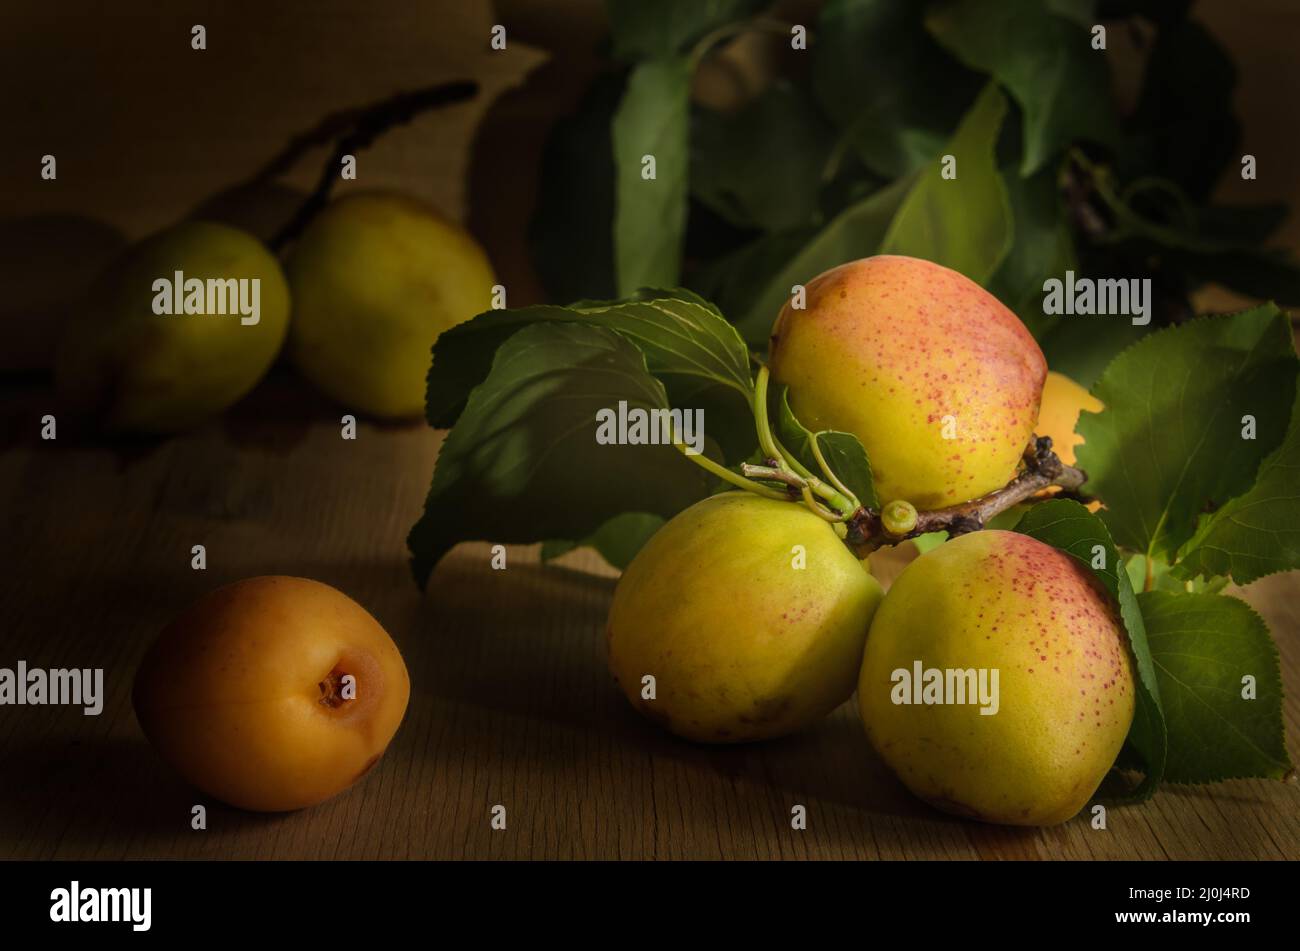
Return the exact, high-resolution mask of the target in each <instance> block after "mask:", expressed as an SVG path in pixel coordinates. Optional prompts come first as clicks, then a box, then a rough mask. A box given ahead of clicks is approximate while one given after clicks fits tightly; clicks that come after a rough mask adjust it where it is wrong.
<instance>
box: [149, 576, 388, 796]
mask: <svg viewBox="0 0 1300 951" xmlns="http://www.w3.org/2000/svg"><path fill="white" fill-rule="evenodd" d="M409 695H410V681H409V680H408V678H407V675H406V665H405V664H404V663H403V662H402V656H401V654H400V653H399V652H398V650H397V645H396V644H394V643H393V641H392V639H391V638H390V637H389V636H388V634H387V633H386V632H385V631H384V629H383V628H382V627H380V625H379V623H378V622H377V621H376V620H375V619H374V618H373V617H371V616H370V614H369V613H368V612H367V611H366V610H365V609H364V608H363V607H361V605H359V604H357V603H356V602H355V601H353V600H352V599H351V598H349V597H347V596H346V595H344V594H343V593H342V592H340V591H338V590H336V589H334V588H331V587H330V586H329V585H325V584H320V583H319V582H316V581H309V580H307V579H305V578H288V577H279V576H269V577H260V578H248V579H246V580H244V581H239V582H236V583H235V584H231V585H227V586H226V587H223V588H219V589H217V590H216V591H213V592H211V593H209V594H207V595H205V596H204V597H202V598H200V599H199V600H198V601H196V602H195V603H194V604H193V605H191V606H190V607H189V608H188V609H187V610H186V611H185V612H184V613H183V614H181V616H180V617H178V618H177V619H176V620H175V621H173V622H172V623H171V624H169V625H168V626H167V628H166V629H165V630H164V631H163V632H162V634H161V635H160V636H159V638H158V640H157V641H156V642H155V643H154V644H153V646H152V647H151V648H150V649H149V651H148V653H147V654H146V655H145V658H144V661H143V663H142V664H141V666H140V670H139V672H138V673H137V674H136V679H135V688H134V691H133V694H132V700H133V703H134V705H135V713H136V718H137V719H138V720H139V721H140V725H141V727H143V728H144V732H145V734H146V735H147V736H148V737H149V739H150V741H151V742H152V743H153V745H154V746H155V747H156V748H157V750H158V752H159V753H160V754H162V757H163V759H165V760H167V761H168V762H169V763H170V764H171V765H172V766H174V767H175V768H176V770H177V771H178V772H179V773H180V774H181V775H182V776H184V777H185V778H186V779H187V780H189V781H190V782H191V783H193V784H194V785H195V786H197V787H198V788H199V789H201V790H203V791H204V792H206V793H208V794H209V795H212V796H214V797H216V798H217V799H220V800H222V801H223V802H227V803H229V804H231V805H233V806H239V807H241V808H243V809H252V810H256V811H259V812H279V811H283V810H288V809H300V808H302V807H304V806H310V805H313V804H315V803H318V802H322V801H323V800H326V799H329V798H330V797H331V796H334V795H336V794H337V793H339V792H342V791H343V790H344V789H346V788H347V787H348V786H350V785H352V784H353V783H354V782H356V781H357V780H358V779H360V778H361V777H362V776H364V775H365V774H366V772H367V771H369V769H370V768H371V767H372V766H374V765H375V763H376V762H378V761H379V758H380V756H382V755H383V753H384V750H385V749H386V748H387V746H388V743H389V741H390V740H391V739H392V738H393V734H394V733H396V732H397V727H398V725H399V724H400V723H401V722H402V716H403V714H404V713H405V712H406V703H407V699H408V697H409Z"/></svg>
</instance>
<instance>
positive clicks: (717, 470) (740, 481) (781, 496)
mask: <svg viewBox="0 0 1300 951" xmlns="http://www.w3.org/2000/svg"><path fill="white" fill-rule="evenodd" d="M673 445H674V446H676V447H677V449H678V451H679V452H681V454H682V455H683V456H685V457H686V458H687V459H689V460H691V462H693V463H695V464H696V465H697V466H700V467H701V468H703V469H706V470H707V471H709V472H711V473H713V474H714V475H715V476H717V477H718V478H719V479H722V480H723V481H725V482H729V483H731V484H732V485H734V486H736V487H737V488H741V489H744V490H745V491H747V492H753V493H754V494H756V495H761V496H763V497H765V498H769V499H777V500H778V501H781V502H787V501H789V499H790V496H789V495H787V494H786V493H784V492H778V491H777V490H776V489H770V488H768V487H767V486H765V485H759V484H758V483H757V482H754V481H752V480H751V479H746V478H745V477H744V476H740V475H736V473H734V472H732V471H731V470H730V469H728V468H727V467H726V466H720V465H718V464H717V463H716V462H714V461H713V460H712V459H710V458H709V457H708V456H706V455H705V454H704V453H702V452H697V453H690V452H687V451H686V444H685V443H684V442H682V441H681V440H680V439H678V438H677V433H676V432H674V433H673Z"/></svg>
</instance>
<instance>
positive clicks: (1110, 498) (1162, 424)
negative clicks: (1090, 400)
mask: <svg viewBox="0 0 1300 951" xmlns="http://www.w3.org/2000/svg"><path fill="white" fill-rule="evenodd" d="M1076 319H1077V318H1076ZM1295 381H1296V356H1295V351H1294V350H1293V348H1292V345H1291V329H1290V326H1289V325H1288V322H1287V320H1286V318H1285V316H1283V315H1282V314H1281V313H1279V312H1278V309H1277V308H1276V307H1274V306H1272V305H1271V304H1269V305H1265V306H1263V307H1257V308H1255V309H1254V310H1248V311H1244V312H1243V313H1239V314H1231V315H1226V316H1219V317H1201V318H1198V319H1196V320H1192V321H1189V322H1187V323H1185V324H1182V325H1179V326H1177V327H1172V328H1168V329H1165V330H1161V331H1158V332H1156V333H1153V334H1149V335H1147V336H1146V337H1144V338H1143V339H1142V340H1141V341H1140V342H1139V343H1137V344H1135V345H1133V346H1132V347H1130V348H1129V349H1128V350H1126V351H1124V352H1123V353H1122V354H1120V355H1119V356H1118V357H1116V358H1115V360H1114V361H1113V362H1112V363H1111V364H1110V366H1109V367H1107V369H1106V372H1105V373H1104V374H1102V377H1101V380H1100V381H1099V382H1098V383H1097V385H1096V386H1094V387H1093V395H1095V396H1096V397H1097V398H1098V399H1100V400H1101V401H1102V403H1103V404H1104V405H1105V407H1106V409H1105V410H1104V411H1103V412H1101V413H1100V414H1096V413H1088V412H1084V413H1083V414H1082V415H1081V416H1080V419H1079V423H1078V426H1077V427H1076V430H1075V431H1076V432H1078V433H1079V435H1081V436H1082V437H1083V439H1084V443H1083V445H1081V446H1079V448H1078V449H1077V450H1076V457H1077V459H1078V464H1079V466H1080V467H1081V468H1082V469H1084V470H1085V471H1086V472H1088V474H1089V479H1088V488H1089V491H1091V492H1092V493H1094V494H1095V495H1097V496H1098V497H1099V498H1100V499H1101V500H1102V501H1103V502H1104V503H1105V505H1106V509H1105V510H1104V512H1103V517H1104V518H1105V520H1106V524H1107V525H1108V526H1109V527H1110V530H1111V532H1112V533H1113V534H1114V536H1115V540H1116V541H1117V542H1119V544H1121V545H1123V546H1124V547H1125V548H1128V549H1131V550H1133V551H1139V552H1146V553H1149V554H1151V555H1153V556H1162V557H1164V558H1165V560H1168V559H1169V556H1171V555H1172V554H1173V553H1174V552H1176V551H1177V550H1178V549H1179V548H1180V547H1181V546H1182V545H1183V544H1185V543H1186V542H1187V540H1188V539H1189V538H1190V537H1191V536H1192V533H1193V532H1194V531H1195V529H1196V523H1197V516H1198V515H1199V514H1201V513H1202V512H1205V511H1212V510H1213V509H1215V508H1218V507H1220V506H1222V505H1224V504H1225V503H1226V502H1227V501H1228V500H1229V499H1231V498H1233V497H1234V496H1237V495H1240V494H1242V493H1243V492H1245V491H1246V490H1247V489H1248V488H1249V487H1250V485H1251V484H1252V483H1253V482H1254V479H1255V474H1256V473H1257V472H1258V471H1259V466H1260V463H1261V462H1262V461H1263V459H1264V457H1265V456H1266V455H1268V454H1269V453H1270V452H1272V451H1273V449H1275V448H1276V447H1277V446H1278V445H1279V444H1280V443H1281V441H1282V437H1283V434H1284V433H1285V432H1286V427H1287V422H1288V420H1289V417H1290V411H1291V400H1292V398H1293V396H1294V394H1295V385H1296V383H1295ZM1248 414H1249V415H1251V416H1254V417H1255V419H1256V420H1257V431H1256V438H1254V439H1243V438H1242V425H1243V424H1242V417H1243V416H1246V415H1248Z"/></svg>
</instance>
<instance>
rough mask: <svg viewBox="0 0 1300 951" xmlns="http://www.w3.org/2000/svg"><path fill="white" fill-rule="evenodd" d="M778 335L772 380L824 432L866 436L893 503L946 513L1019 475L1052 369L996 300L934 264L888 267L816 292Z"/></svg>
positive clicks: (828, 279) (856, 267) (857, 265)
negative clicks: (783, 387) (785, 387)
mask: <svg viewBox="0 0 1300 951" xmlns="http://www.w3.org/2000/svg"><path fill="white" fill-rule="evenodd" d="M806 290H807V295H806V297H807V299H806V301H805V304H806V306H805V307H804V309H796V308H795V307H794V306H793V302H791V303H787V304H786V305H785V307H783V308H782V310H781V313H780V316H779V317H778V318H777V321H776V324H775V326H774V327H773V329H772V341H771V364H772V378H773V379H774V380H775V381H776V382H778V383H785V384H787V385H788V386H789V387H790V406H791V408H792V409H793V410H794V412H795V415H796V416H798V417H799V420H800V422H802V423H803V424H804V425H805V426H807V427H808V428H810V429H816V430H822V429H837V430H841V431H844V432H850V433H853V434H854V435H855V436H857V437H858V438H859V439H860V440H861V441H862V444H863V446H865V447H866V450H867V455H868V456H869V457H870V459H871V468H872V473H873V475H874V477H875V480H876V490H877V494H878V495H879V496H880V498H881V499H882V500H894V499H905V500H907V501H909V502H911V503H912V504H913V505H915V506H916V507H917V508H921V509H927V508H937V507H940V506H944V505H951V504H953V503H956V502H962V501H965V500H967V499H973V498H976V497H978V496H980V495H983V494H984V493H986V492H989V491H992V490H993V489H995V488H998V487H999V486H1002V485H1005V484H1006V483H1007V482H1008V481H1009V480H1010V479H1011V478H1012V477H1013V476H1014V474H1015V471H1016V466H1017V464H1018V463H1019V461H1020V457H1021V454H1022V453H1023V452H1024V449H1025V447H1026V446H1027V445H1028V444H1029V440H1030V437H1031V436H1032V435H1033V432H1034V423H1035V422H1036V421H1037V419H1038V404H1039V399H1040V398H1041V396H1042V391H1043V380H1044V377H1045V376H1046V374H1047V364H1046V362H1045V360H1044V359H1043V353H1042V351H1041V350H1040V349H1039V347H1038V344H1037V343H1036V342H1035V341H1034V338H1033V337H1032V336H1031V335H1030V333H1029V331H1028V330H1026V329H1025V326H1024V324H1022V323H1021V322H1020V319H1019V318H1018V317H1016V315H1015V314H1013V313H1012V312H1011V311H1010V310H1008V309H1007V308H1006V307H1004V306H1003V305H1002V304H1001V303H1000V302H999V301H998V300H997V298H995V297H994V296H993V295H992V294H990V293H989V292H988V291H986V290H984V289H983V288H982V287H980V286H979V285H978V284H976V283H975V282H974V281H972V280H970V279H969V278H966V277H964V276H962V275H961V274H958V273H957V272H956V271H952V270H949V269H948V268H945V267H941V266H940V265H938V264H933V263H931V262H929V261H922V260H919V259H917V258H909V257H901V256H898V255H880V256H877V257H873V258H865V259H863V260H860V261H852V262H850V263H848V264H842V265H840V266H839V267H836V268H833V269H831V270H829V271H827V272H826V273H824V274H822V275H821V276H819V277H817V278H814V279H813V280H812V281H810V282H809V283H808V285H807V288H806Z"/></svg>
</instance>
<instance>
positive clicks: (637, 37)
mask: <svg viewBox="0 0 1300 951" xmlns="http://www.w3.org/2000/svg"><path fill="white" fill-rule="evenodd" d="M769 2H770V0H655V2H653V3H646V2H645V0H606V4H605V5H606V8H607V9H608V11H609V26H610V32H611V33H612V34H613V39H614V48H613V53H614V56H615V57H617V58H619V59H624V60H635V59H649V58H654V57H663V56H675V55H677V54H678V53H685V52H687V51H688V50H689V49H690V47H691V46H692V45H693V44H694V43H695V42H696V41H698V40H700V39H701V38H702V37H704V36H705V34H707V33H710V32H712V31H713V30H716V29H718V28H719V27H722V26H726V25H727V24H728V23H734V22H736V21H738V20H743V19H745V18H746V17H749V16H752V15H753V14H755V13H757V12H758V11H759V10H761V9H762V8H763V7H764V6H766V5H767V4H768V3H769Z"/></svg>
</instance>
